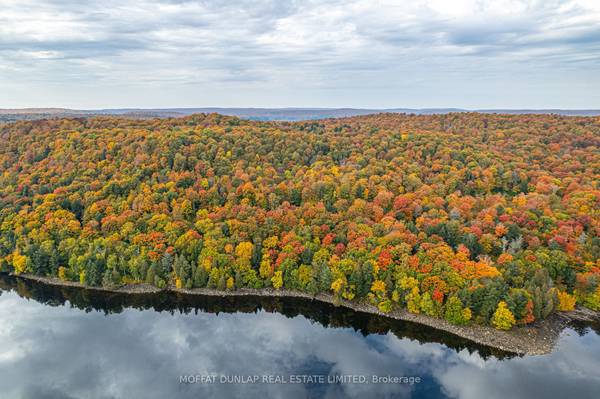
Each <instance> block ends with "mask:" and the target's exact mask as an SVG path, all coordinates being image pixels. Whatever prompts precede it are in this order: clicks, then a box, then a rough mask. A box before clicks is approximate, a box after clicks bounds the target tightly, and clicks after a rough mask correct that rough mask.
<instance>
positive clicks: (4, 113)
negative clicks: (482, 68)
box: [0, 107, 600, 122]
mask: <svg viewBox="0 0 600 399" xmlns="http://www.w3.org/2000/svg"><path fill="white" fill-rule="evenodd" d="M382 112H390V113H407V114H419V115H432V114H448V113H452V112H478V113H487V114H514V115H522V114H557V115H563V116H600V109H558V108H557V109H533V108H532V109H475V110H469V109H464V108H381V109H380V108H294V107H289V108H252V107H248V108H225V107H200V108H106V109H82V110H78V109H68V108H18V109H0V122H1V121H4V122H7V121H15V120H34V119H43V118H55V117H68V116H71V117H87V116H94V115H120V116H132V117H139V118H156V117H159V118H166V117H180V116H187V115H191V114H196V113H219V114H223V115H227V116H237V117H239V118H243V119H251V120H265V121H268V120H273V121H276V120H280V121H301V120H315V119H327V118H343V117H350V116H361V115H370V114H376V113H382Z"/></svg>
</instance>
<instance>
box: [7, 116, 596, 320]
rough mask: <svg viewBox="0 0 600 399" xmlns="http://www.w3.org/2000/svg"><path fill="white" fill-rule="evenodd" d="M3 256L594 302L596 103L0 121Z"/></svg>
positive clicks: (545, 306)
mask: <svg viewBox="0 0 600 399" xmlns="http://www.w3.org/2000/svg"><path fill="white" fill-rule="evenodd" d="M0 168H1V170H0V172H1V174H0V270H2V271H5V272H14V273H16V274H21V273H30V274H36V275H42V276H51V277H58V278H60V279H62V280H69V281H78V282H81V283H83V284H86V285H90V286H104V287H117V286H121V285H125V284H138V283H148V284H152V285H156V286H158V287H161V288H162V287H168V286H174V287H177V288H187V289H193V288H201V287H208V288H214V289H219V290H237V289H241V288H272V289H287V290H296V291H303V292H307V293H311V294H316V293H320V292H325V293H329V294H331V295H333V296H334V297H335V298H337V299H340V300H341V299H347V300H354V301H360V302H365V303H370V304H373V305H375V306H377V307H378V308H379V309H380V310H381V311H383V312H389V311H393V310H394V309H399V308H406V309H408V311H410V312H413V313H423V314H427V315H430V316H434V317H443V318H445V319H446V320H448V321H450V322H451V323H455V324H468V323H480V324H491V325H493V326H495V327H497V328H500V329H509V328H511V327H512V326H513V325H515V324H527V323H531V322H533V321H535V320H538V319H543V318H545V317H547V316H549V315H550V314H551V313H552V312H554V311H568V310H572V309H573V308H574V306H576V305H581V306H585V307H588V308H590V309H594V310H600V118H594V117H563V116H557V115H486V114H475V113H460V114H448V115H430V116H416V115H398V114H379V115H372V116H362V117H352V118H344V119H331V120H321V121H310V122H295V123H288V122H251V121H245V120H240V119H237V118H234V117H225V116H221V115H217V114H208V115H206V114H197V115H193V116H190V117H186V118H179V119H152V120H135V119H124V118H117V117H94V118H88V119H84V118H81V119H56V120H41V121H33V122H15V123H11V124H6V125H3V126H0Z"/></svg>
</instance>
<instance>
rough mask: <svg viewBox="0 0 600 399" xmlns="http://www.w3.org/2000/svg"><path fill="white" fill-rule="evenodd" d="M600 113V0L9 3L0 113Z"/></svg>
mask: <svg viewBox="0 0 600 399" xmlns="http://www.w3.org/2000/svg"><path fill="white" fill-rule="evenodd" d="M206 106H220V107H358V108H401V107H409V108H429V107H460V108H468V109H482V108H564V109H594V108H595V109H600V0H452V1H448V0H410V1H402V0H397V1H388V0H380V1H377V0H323V1H302V0H296V1H288V0H212V1H177V0H158V1H146V0H127V1H123V0H118V1H113V0H105V1H88V0H55V1H50V0H35V1H34V0H0V108H13V107H15V108H16V107H68V108H77V109H97V108H123V107H133V108H138V107H139V108H155V107H206Z"/></svg>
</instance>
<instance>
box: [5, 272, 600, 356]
mask: <svg viewBox="0 0 600 399" xmlns="http://www.w3.org/2000/svg"><path fill="white" fill-rule="evenodd" d="M9 275H10V276H13V277H17V278H22V279H26V280H30V281H35V282H39V283H42V284H48V285H54V286H61V287H74V288H82V289H88V290H95V291H101V292H113V293H121V294H128V295H135V294H156V293H159V292H172V293H176V294H183V295H195V296H212V297H231V296H238V297H239V296H255V297H271V298H302V299H306V300H314V301H319V302H322V303H327V304H331V305H334V306H343V307H345V308H348V309H350V310H353V311H355V312H362V313H368V314H371V315H375V316H379V317H387V318H391V319H396V320H401V321H409V322H412V323H416V324H421V325H425V326H428V327H430V328H434V329H437V330H441V331H444V332H447V333H449V334H453V335H456V336H458V337H461V338H464V339H467V340H469V341H472V342H474V343H476V344H479V345H483V346H487V347H491V348H495V349H499V350H501V351H504V352H509V353H513V354H517V355H544V354H548V353H550V352H552V350H553V349H554V347H555V345H556V343H557V341H558V338H559V337H560V334H561V332H562V331H563V330H564V329H565V328H566V327H567V326H568V325H569V323H570V321H573V320H578V321H590V320H594V319H598V316H599V315H598V313H597V312H593V311H587V310H584V309H578V310H575V311H574V312H569V313H564V312H557V313H553V314H552V315H550V317H548V318H547V319H545V320H541V321H535V322H534V323H532V324H530V325H527V326H515V327H513V329H512V330H509V331H502V330H497V329H495V328H493V327H491V326H482V325H477V324H472V325H468V326H457V325H454V324H450V323H449V322H447V321H446V320H444V319H441V318H435V317H431V316H427V315H424V314H414V313H410V312H408V311H407V310H406V309H399V310H393V311H391V312H389V313H383V312H380V311H379V310H378V309H377V308H376V307H375V306H373V305H370V304H365V303H358V302H354V301H348V300H341V301H340V302H339V303H337V304H336V302H335V300H334V297H333V296H332V295H330V294H324V293H319V294H317V295H311V294H307V293H304V292H300V291H292V290H286V289H280V290H275V289H273V288H262V289H250V288H243V289H240V290H236V291H220V290H216V289H211V288H194V289H191V290H188V289H184V288H180V289H178V288H175V287H168V288H165V289H160V288H157V287H154V286H152V285H149V284H132V285H126V286H123V287H118V288H104V287H89V286H85V285H83V284H80V283H78V282H74V281H63V280H60V279H58V278H56V277H44V276H36V275H32V274H19V275H16V274H14V273H9Z"/></svg>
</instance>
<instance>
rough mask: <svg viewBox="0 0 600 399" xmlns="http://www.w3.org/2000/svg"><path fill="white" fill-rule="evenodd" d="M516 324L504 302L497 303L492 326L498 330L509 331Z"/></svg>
mask: <svg viewBox="0 0 600 399" xmlns="http://www.w3.org/2000/svg"><path fill="white" fill-rule="evenodd" d="M515 323H516V320H515V316H513V314H512V313H511V311H510V310H509V309H508V306H507V305H506V302H504V301H500V302H498V307H497V308H496V312H494V317H493V318H492V324H493V325H494V327H496V328H497V329H499V330H510V329H511V328H512V326H514V325H515Z"/></svg>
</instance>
